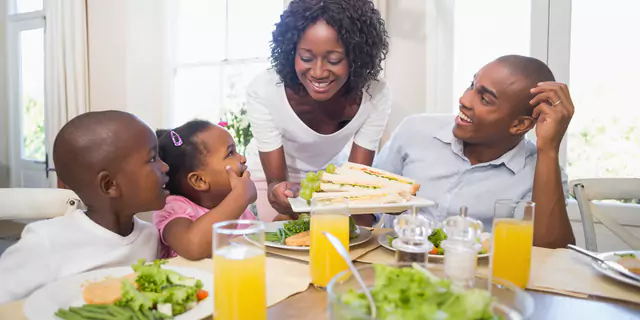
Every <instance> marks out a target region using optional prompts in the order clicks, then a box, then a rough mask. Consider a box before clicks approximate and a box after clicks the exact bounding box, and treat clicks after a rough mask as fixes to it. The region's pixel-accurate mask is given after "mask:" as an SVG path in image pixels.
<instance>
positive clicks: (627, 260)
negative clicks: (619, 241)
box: [618, 255, 640, 275]
mask: <svg viewBox="0 0 640 320" xmlns="http://www.w3.org/2000/svg"><path fill="white" fill-rule="evenodd" d="M618 263H619V264H620V265H622V266H623V267H625V268H627V270H629V271H631V272H633V273H635V274H637V275H640V259H637V258H636V257H635V255H633V258H632V257H630V256H626V257H624V258H620V259H618Z"/></svg>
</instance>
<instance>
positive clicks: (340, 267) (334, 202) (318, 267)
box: [309, 198, 349, 289]
mask: <svg viewBox="0 0 640 320" xmlns="http://www.w3.org/2000/svg"><path fill="white" fill-rule="evenodd" d="M325 231H326V232H329V233H331V234H332V235H334V236H335V237H337V238H338V239H339V240H340V242H341V243H342V245H343V246H344V247H345V248H347V251H348V250H349V200H348V199H346V198H331V199H312V200H311V225H310V232H311V243H310V244H309V246H310V248H309V267H310V269H311V282H312V283H313V285H315V286H316V287H318V288H320V289H324V288H326V286H327V284H328V283H329V281H330V280H331V278H333V277H334V276H335V275H336V274H338V273H340V272H342V271H344V270H346V269H347V268H348V266H347V263H346V262H345V261H344V260H343V259H342V257H340V254H338V252H337V251H336V249H335V248H333V245H331V243H330V242H329V239H327V237H325V236H324V235H323V232H325Z"/></svg>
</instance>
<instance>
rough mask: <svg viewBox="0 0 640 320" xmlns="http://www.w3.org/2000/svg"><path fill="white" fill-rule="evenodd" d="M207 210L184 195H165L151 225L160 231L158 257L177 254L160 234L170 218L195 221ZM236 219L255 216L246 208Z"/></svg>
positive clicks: (163, 257) (248, 218)
mask: <svg viewBox="0 0 640 320" xmlns="http://www.w3.org/2000/svg"><path fill="white" fill-rule="evenodd" d="M207 212H209V209H207V208H204V207H201V206H199V205H197V204H195V203H193V202H192V201H191V200H189V199H187V198H185V197H182V196H169V197H167V204H166V205H165V206H164V209H162V210H160V211H156V212H154V213H153V225H154V226H155V227H156V228H157V229H158V231H159V232H160V243H161V245H160V257H161V258H162V259H165V258H172V257H175V256H177V254H176V252H175V251H173V250H172V249H171V248H170V247H169V246H168V245H167V243H166V242H165V241H164V237H163V235H162V231H163V230H164V227H165V226H166V225H167V224H168V223H169V222H170V221H171V220H173V219H176V218H187V219H191V221H196V220H197V219H198V218H200V217H202V216H203V215H204V214H205V213H207ZM238 219H241V220H256V217H255V216H254V215H253V213H252V212H251V211H250V210H249V209H248V208H247V209H246V210H245V211H244V212H243V213H242V215H241V216H240V217H239V218H238Z"/></svg>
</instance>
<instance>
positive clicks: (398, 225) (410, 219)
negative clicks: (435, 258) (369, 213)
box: [391, 208, 433, 266]
mask: <svg viewBox="0 0 640 320" xmlns="http://www.w3.org/2000/svg"><path fill="white" fill-rule="evenodd" d="M393 228H394V230H395V231H396V234H397V235H398V237H397V238H396V239H394V240H393V242H392V243H391V245H392V246H393V248H394V249H396V262H397V263H419V264H423V265H424V266H426V265H427V263H428V258H429V252H430V251H431V250H433V244H432V243H431V242H430V241H429V239H428V237H429V235H430V234H431V232H432V231H433V223H432V222H431V221H430V220H429V219H427V218H426V217H425V216H424V215H420V214H417V213H416V208H413V212H412V213H403V214H401V215H400V216H398V217H396V219H395V220H394V222H393Z"/></svg>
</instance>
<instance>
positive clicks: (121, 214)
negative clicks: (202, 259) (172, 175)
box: [53, 111, 168, 235]
mask: <svg viewBox="0 0 640 320" xmlns="http://www.w3.org/2000/svg"><path fill="white" fill-rule="evenodd" d="M157 153H158V140H157V139H156V136H155V134H154V132H153V131H152V130H151V128H149V126H147V125H146V124H145V123H144V122H142V121H141V120H140V119H138V118H137V117H135V116H134V115H132V114H129V113H126V112H121V111H102V112H89V113H85V114H82V115H80V116H78V117H76V118H74V119H72V120H71V121H69V122H68V123H67V124H66V125H64V127H62V129H61V130H60V132H59V133H58V135H57V136H56V140H55V142H54V144H53V162H54V163H55V166H56V171H57V173H58V178H59V179H60V181H62V183H64V184H65V185H66V186H68V187H69V188H71V189H72V190H73V191H75V192H76V194H78V196H80V199H81V200H82V201H83V202H84V204H86V205H87V208H88V210H87V212H86V214H87V216H89V217H90V218H91V219H92V220H93V221H94V222H96V223H98V224H100V225H102V226H103V227H105V228H107V229H109V230H112V231H114V232H117V233H119V234H121V235H127V234H129V233H130V232H131V228H132V223H131V222H132V219H133V215H134V214H136V213H138V212H147V211H153V210H160V209H162V208H163V207H164V205H165V200H166V197H167V195H168V192H167V191H166V190H165V189H164V187H163V186H164V185H165V184H166V183H167V176H166V172H167V170H168V167H167V165H166V164H165V163H164V162H162V161H161V160H160V159H158V158H157Z"/></svg>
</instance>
